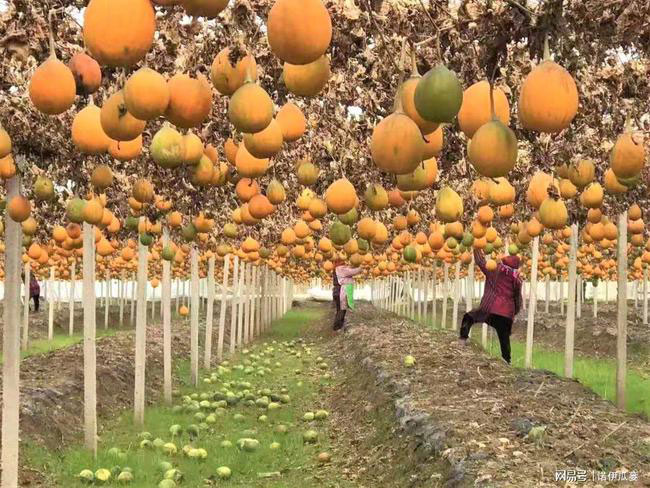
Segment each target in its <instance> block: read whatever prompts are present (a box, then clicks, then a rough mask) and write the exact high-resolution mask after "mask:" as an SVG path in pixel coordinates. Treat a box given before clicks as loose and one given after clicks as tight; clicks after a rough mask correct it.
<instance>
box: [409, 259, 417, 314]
mask: <svg viewBox="0 0 650 488" xmlns="http://www.w3.org/2000/svg"><path fill="white" fill-rule="evenodd" d="M414 282H415V271H409V298H410V301H409V318H410V319H411V320H415V288H416V286H417V285H416V286H414V285H413V283H414Z"/></svg>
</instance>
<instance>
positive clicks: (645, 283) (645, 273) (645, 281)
mask: <svg viewBox="0 0 650 488" xmlns="http://www.w3.org/2000/svg"><path fill="white" fill-rule="evenodd" d="M642 296H643V325H648V265H647V264H646V265H644V266H643V295H642Z"/></svg>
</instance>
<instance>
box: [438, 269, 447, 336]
mask: <svg viewBox="0 0 650 488" xmlns="http://www.w3.org/2000/svg"><path fill="white" fill-rule="evenodd" d="M447 297H449V263H447V262H446V261H445V274H444V283H443V284H442V323H441V324H440V328H442V329H446V328H447Z"/></svg>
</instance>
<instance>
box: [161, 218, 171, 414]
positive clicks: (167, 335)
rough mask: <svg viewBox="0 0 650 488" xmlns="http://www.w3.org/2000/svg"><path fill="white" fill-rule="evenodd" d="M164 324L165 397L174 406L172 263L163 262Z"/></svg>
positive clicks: (166, 233) (166, 236)
mask: <svg viewBox="0 0 650 488" xmlns="http://www.w3.org/2000/svg"><path fill="white" fill-rule="evenodd" d="M168 245H169V229H168V228H167V227H163V248H165V247H167V246H168ZM161 286H162V290H161V298H162V322H163V397H164V399H165V403H166V404H167V405H171V404H172V310H171V295H172V282H171V263H170V262H169V261H167V260H165V259H163V261H162V283H161Z"/></svg>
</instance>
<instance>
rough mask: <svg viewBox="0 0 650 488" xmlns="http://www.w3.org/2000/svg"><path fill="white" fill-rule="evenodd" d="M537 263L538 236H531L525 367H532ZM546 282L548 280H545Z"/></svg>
mask: <svg viewBox="0 0 650 488" xmlns="http://www.w3.org/2000/svg"><path fill="white" fill-rule="evenodd" d="M538 263H539V236H536V237H534V238H533V258H532V264H531V270H530V297H529V300H530V303H529V306H528V322H527V326H526V355H525V366H526V368H532V367H533V335H534V331H535V308H536V301H537V267H538ZM547 283H548V281H547Z"/></svg>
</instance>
